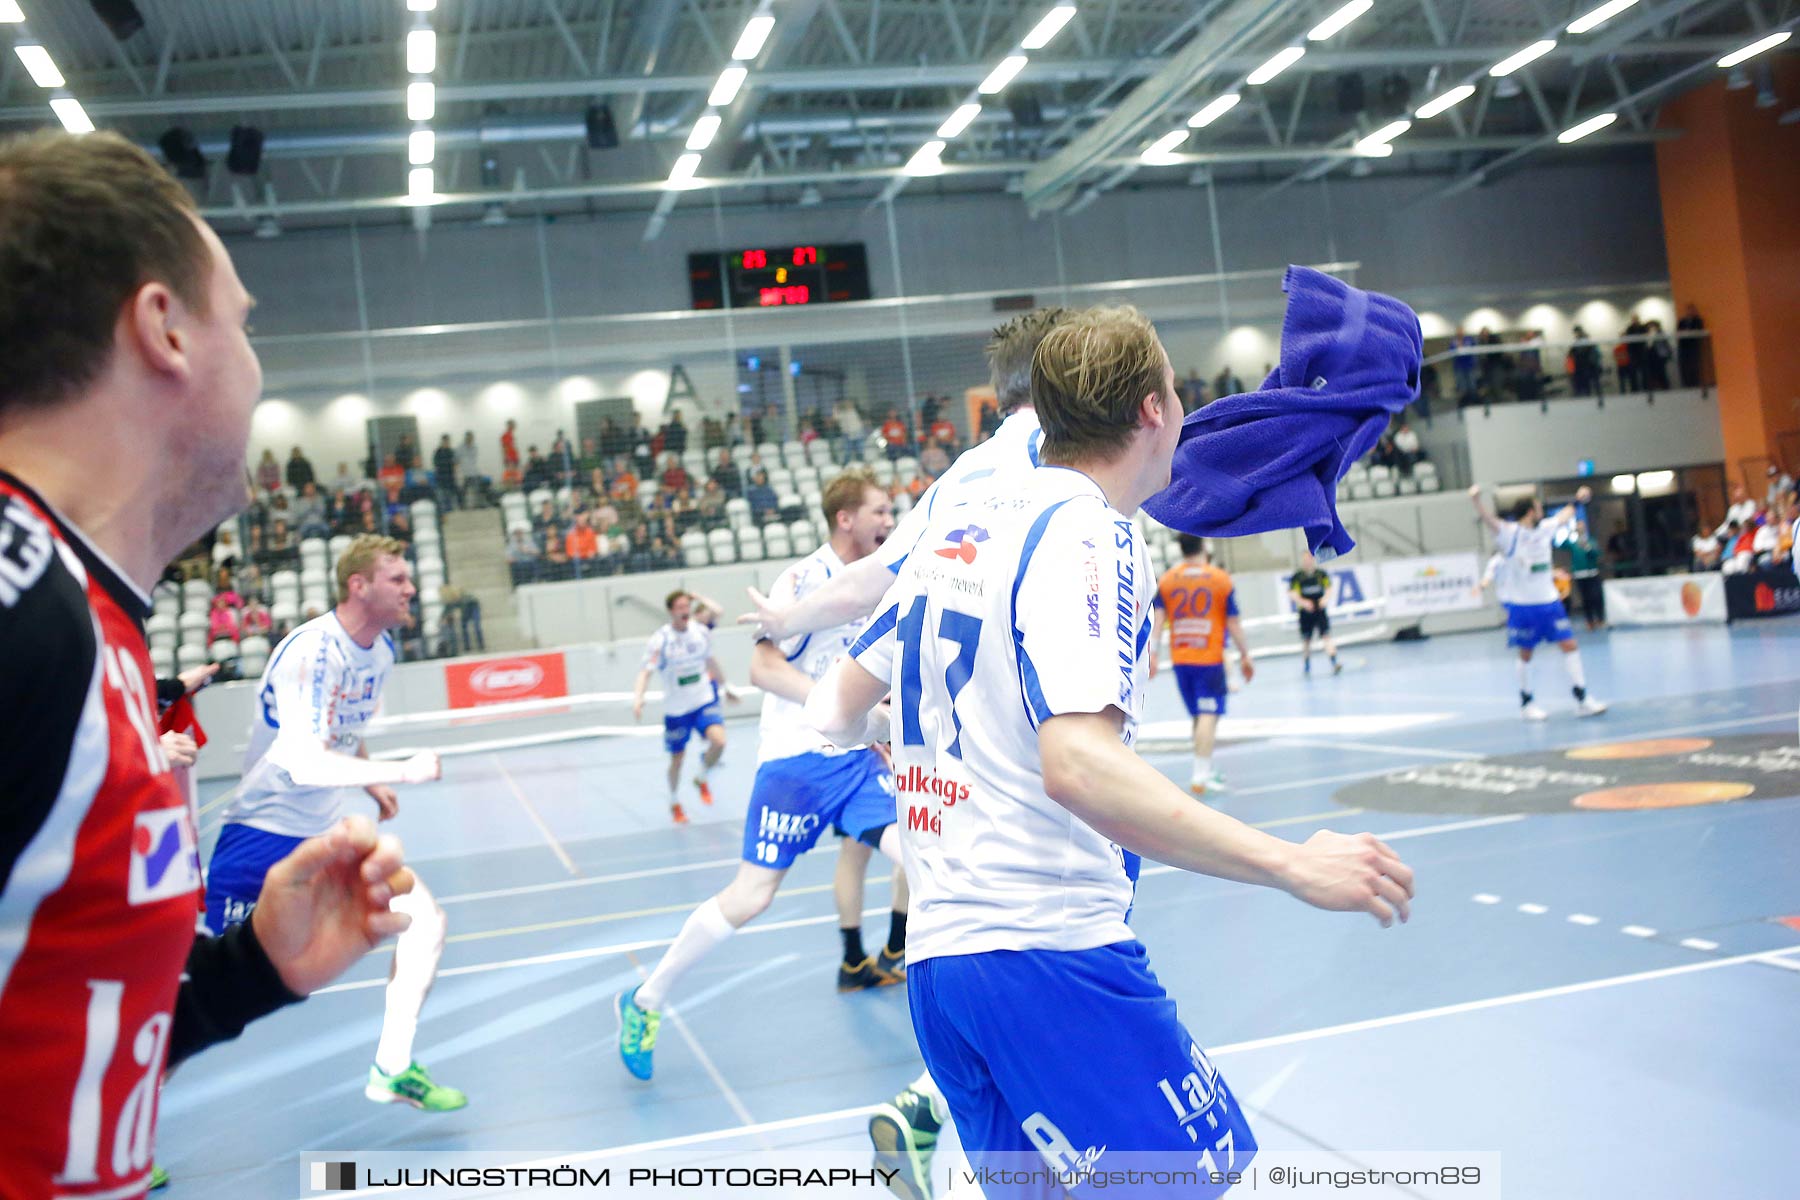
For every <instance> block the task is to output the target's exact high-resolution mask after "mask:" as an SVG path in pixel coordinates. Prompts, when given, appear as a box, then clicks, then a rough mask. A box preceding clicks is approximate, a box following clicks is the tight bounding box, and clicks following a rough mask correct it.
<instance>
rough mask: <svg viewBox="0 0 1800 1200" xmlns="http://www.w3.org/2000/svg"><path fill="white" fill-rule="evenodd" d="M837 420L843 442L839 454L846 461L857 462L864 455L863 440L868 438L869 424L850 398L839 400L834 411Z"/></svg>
mask: <svg viewBox="0 0 1800 1200" xmlns="http://www.w3.org/2000/svg"><path fill="white" fill-rule="evenodd" d="M833 417H834V419H835V420H836V421H837V427H838V434H839V435H840V436H841V437H842V439H843V444H842V445H840V446H839V447H838V453H839V455H840V456H841V457H842V458H843V459H844V461H845V462H855V461H857V460H858V459H860V458H861V457H862V452H863V442H864V441H866V440H867V439H868V436H869V426H868V423H867V422H865V421H864V420H863V415H862V413H860V412H858V411H857V408H856V405H854V404H852V403H850V401H849V400H848V399H844V400H839V401H838V402H837V408H836V410H835V411H834V413H833Z"/></svg>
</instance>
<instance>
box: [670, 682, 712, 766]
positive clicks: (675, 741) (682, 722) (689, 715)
mask: <svg viewBox="0 0 1800 1200" xmlns="http://www.w3.org/2000/svg"><path fill="white" fill-rule="evenodd" d="M724 723H725V718H724V717H721V716H720V715H719V700H718V695H717V693H716V692H715V694H714V696H713V700H712V702H711V703H710V704H702V705H701V706H700V707H699V708H696V709H695V710H694V711H693V712H685V713H682V714H681V715H680V716H679V717H669V716H665V717H664V718H663V748H664V749H666V750H667V751H668V752H669V753H670V754H680V753H681V752H682V751H683V750H686V749H687V744H688V738H689V737H690V736H692V735H694V734H699V735H700V736H701V737H705V736H706V731H707V730H709V729H711V728H712V727H713V726H714V725H723V724H724Z"/></svg>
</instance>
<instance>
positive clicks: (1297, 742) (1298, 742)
mask: <svg viewBox="0 0 1800 1200" xmlns="http://www.w3.org/2000/svg"><path fill="white" fill-rule="evenodd" d="M1271 742H1272V744H1274V745H1278V746H1280V745H1287V746H1314V747H1317V748H1319V749H1321V750H1361V751H1363V752H1364V753H1366V754H1401V755H1410V754H1423V755H1425V756H1426V757H1427V758H1452V759H1468V758H1485V757H1487V756H1486V755H1484V754H1482V753H1480V752H1479V751H1475V750H1434V749H1432V748H1431V747H1429V746H1394V745H1389V744H1388V743H1386V742H1363V741H1334V740H1332V739H1330V738H1315V737H1278V738H1273V739H1271Z"/></svg>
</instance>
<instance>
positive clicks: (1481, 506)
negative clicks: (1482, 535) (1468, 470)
mask: <svg viewBox="0 0 1800 1200" xmlns="http://www.w3.org/2000/svg"><path fill="white" fill-rule="evenodd" d="M1469 500H1470V501H1471V502H1472V503H1473V504H1474V505H1475V515H1476V516H1477V517H1480V518H1481V523H1482V524H1483V525H1486V526H1487V529H1488V532H1489V533H1491V534H1493V535H1494V536H1495V537H1499V536H1500V518H1499V517H1498V516H1497V515H1495V513H1494V510H1493V509H1492V508H1490V507H1488V503H1487V501H1486V500H1483V499H1482V498H1481V485H1480V484H1479V483H1478V484H1475V485H1474V486H1473V487H1471V488H1470V489H1469Z"/></svg>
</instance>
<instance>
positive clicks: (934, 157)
mask: <svg viewBox="0 0 1800 1200" xmlns="http://www.w3.org/2000/svg"><path fill="white" fill-rule="evenodd" d="M943 152H944V143H943V142H941V141H932V142H926V143H925V144H924V145H923V146H920V147H919V148H918V149H917V150H915V151H913V156H912V157H911V158H909V159H907V160H906V168H905V169H906V173H907V174H908V175H936V174H937V173H938V172H940V171H942V170H943V169H944V163H943V160H942V159H940V158H939V157H938V156H939V155H940V154H942V153H943Z"/></svg>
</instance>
